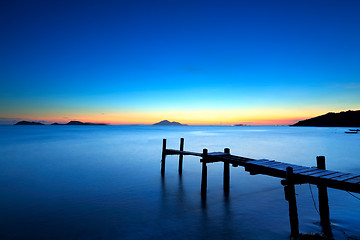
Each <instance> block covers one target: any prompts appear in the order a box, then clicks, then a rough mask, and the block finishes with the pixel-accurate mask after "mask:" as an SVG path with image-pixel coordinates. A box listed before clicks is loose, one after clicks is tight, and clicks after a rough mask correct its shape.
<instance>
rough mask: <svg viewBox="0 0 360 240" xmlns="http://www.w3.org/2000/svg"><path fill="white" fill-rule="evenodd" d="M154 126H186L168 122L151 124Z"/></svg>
mask: <svg viewBox="0 0 360 240" xmlns="http://www.w3.org/2000/svg"><path fill="white" fill-rule="evenodd" d="M153 125H154V126H159V125H160V126H186V124H181V123H179V122H170V121H168V120H163V121H161V122H158V123H155V124H153Z"/></svg>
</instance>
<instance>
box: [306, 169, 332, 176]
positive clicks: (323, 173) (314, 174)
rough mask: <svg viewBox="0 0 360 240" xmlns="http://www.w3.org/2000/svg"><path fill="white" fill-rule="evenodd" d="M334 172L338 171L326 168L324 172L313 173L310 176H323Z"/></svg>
mask: <svg viewBox="0 0 360 240" xmlns="http://www.w3.org/2000/svg"><path fill="white" fill-rule="evenodd" d="M333 173H337V172H334V171H329V170H324V172H319V173H311V174H309V176H312V177H322V176H326V175H330V174H333Z"/></svg>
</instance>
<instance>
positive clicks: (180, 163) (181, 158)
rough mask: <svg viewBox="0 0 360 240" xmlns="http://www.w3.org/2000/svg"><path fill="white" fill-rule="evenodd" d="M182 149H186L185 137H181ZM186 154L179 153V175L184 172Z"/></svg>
mask: <svg viewBox="0 0 360 240" xmlns="http://www.w3.org/2000/svg"><path fill="white" fill-rule="evenodd" d="M180 151H184V138H180ZM183 159H184V155H183V154H179V175H181V174H182V168H183Z"/></svg>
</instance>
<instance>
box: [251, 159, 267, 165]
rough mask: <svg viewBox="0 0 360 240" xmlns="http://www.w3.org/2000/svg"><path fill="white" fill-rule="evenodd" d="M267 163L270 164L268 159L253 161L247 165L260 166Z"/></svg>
mask: <svg viewBox="0 0 360 240" xmlns="http://www.w3.org/2000/svg"><path fill="white" fill-rule="evenodd" d="M265 162H270V160H267V159H261V160H252V161H248V162H247V163H250V164H256V165H258V164H260V163H265Z"/></svg>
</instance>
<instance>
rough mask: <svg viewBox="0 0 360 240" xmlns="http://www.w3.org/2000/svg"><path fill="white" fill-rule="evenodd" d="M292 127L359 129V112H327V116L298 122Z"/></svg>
mask: <svg viewBox="0 0 360 240" xmlns="http://www.w3.org/2000/svg"><path fill="white" fill-rule="evenodd" d="M290 126H294V127H301V126H308V127H359V126H360V110H356V111H351V110H348V111H346V112H339V113H334V112H329V113H327V114H324V115H321V116H317V117H314V118H310V119H306V120H302V121H299V122H297V123H295V124H293V125H290Z"/></svg>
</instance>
